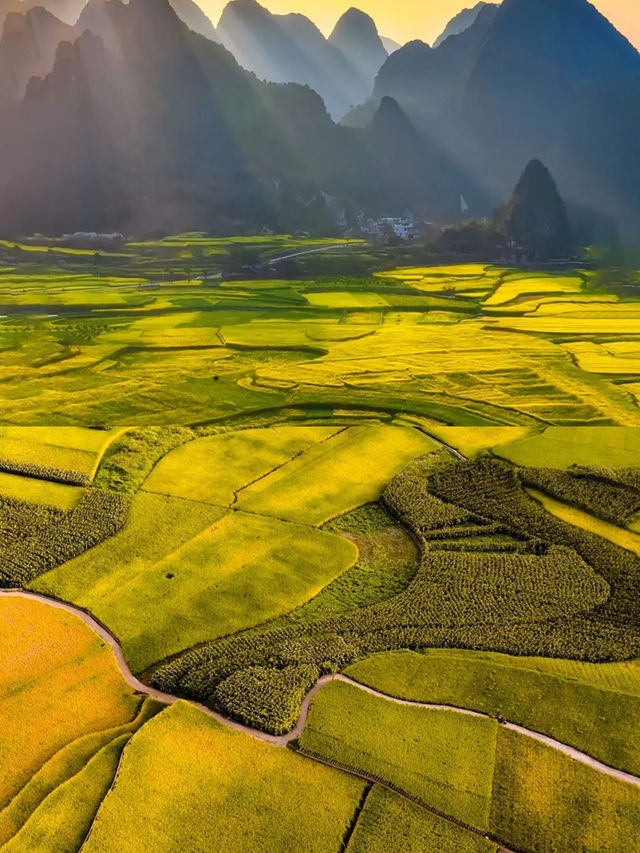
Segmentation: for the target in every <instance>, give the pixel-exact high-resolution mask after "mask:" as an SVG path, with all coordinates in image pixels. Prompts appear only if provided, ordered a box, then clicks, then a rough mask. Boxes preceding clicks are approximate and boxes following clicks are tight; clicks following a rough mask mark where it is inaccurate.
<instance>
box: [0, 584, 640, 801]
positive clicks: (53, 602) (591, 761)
mask: <svg viewBox="0 0 640 853" xmlns="http://www.w3.org/2000/svg"><path fill="white" fill-rule="evenodd" d="M2 598H23V599H26V600H28V601H39V602H40V603H42V604H46V605H48V606H50V607H56V608H58V609H60V610H64V611H66V612H67V613H71V614H72V615H74V616H76V617H78V618H80V619H81V620H82V621H83V622H84V623H85V624H86V625H87V626H88V627H89V628H91V629H92V630H93V631H94V633H96V634H97V635H98V636H99V637H100V638H101V639H102V640H104V641H105V642H106V643H107V644H108V645H109V646H110V647H111V649H112V651H113V653H114V656H115V658H116V662H117V664H118V668H119V669H120V672H121V674H122V677H123V678H124V680H125V681H126V683H127V684H128V685H129V686H130V687H132V688H133V689H134V690H135V691H136V692H137V693H141V694H144V695H147V696H150V697H151V698H153V699H157V700H158V701H159V702H162V703H164V704H165V705H174V704H175V703H176V702H187V703H188V704H189V705H192V706H193V707H195V708H198V709H199V710H200V711H202V712H203V713H204V714H206V715H207V716H209V717H212V718H213V719H215V720H217V721H218V722H219V723H222V724H223V725H224V726H227V727H228V728H231V729H234V730H236V731H239V732H243V733H244V734H248V735H250V736H251V737H254V738H256V739H257V740H262V741H265V742H267V743H271V744H274V745H276V746H285V747H286V746H288V745H289V744H290V743H291V741H293V740H297V739H298V738H299V736H300V735H301V734H302V732H303V730H304V727H305V725H306V722H307V718H308V716H309V708H310V706H311V703H312V702H313V699H314V697H315V696H316V695H317V694H318V693H319V692H320V690H322V688H323V687H324V686H325V684H328V683H329V682H331V681H341V682H344V683H346V684H349V685H351V686H352V687H355V688H357V689H359V690H362V691H363V692H365V693H369V694H370V695H372V696H376V697H378V698H379V699H383V700H385V701H387V702H393V703H395V704H398V705H405V706H410V707H414V708H423V709H425V710H428V711H447V712H452V713H456V714H464V715H466V716H472V717H480V718H484V719H491V720H494V719H495V717H492V716H491V715H490V714H484V713H481V712H480V711H473V710H470V709H469V708H460V707H457V706H455V705H438V704H433V703H429V702H417V701H413V700H410V699H400V698H398V697H396V696H390V695H389V694H387V693H382V692H381V691H379V690H375V689H374V688H373V687H369V686H367V685H366V684H362V683H360V682H359V681H355V680H354V679H352V678H349V677H348V676H346V675H343V674H342V673H332V674H329V675H323V676H321V677H320V678H319V679H318V681H317V682H316V683H315V685H314V686H313V687H312V688H311V690H310V691H309V692H308V693H307V695H306V696H305V698H304V700H303V702H302V706H301V710H300V716H299V717H298V722H297V723H296V725H295V727H294V728H293V729H292V730H291V731H289V732H287V734H284V735H272V734H268V733H267V732H262V731H260V730H258V729H253V728H251V727H250V726H247V725H244V724H243V723H240V722H238V721H237V720H232V719H229V718H228V717H224V716H223V715H222V714H219V713H217V712H216V711H213V710H212V709H211V708H208V707H207V706H206V705H204V704H202V703H201V702H197V701H195V700H192V699H183V698H181V697H180V696H174V695H172V694H170V693H164V692H162V691H161V690H157V689H156V688H154V687H150V686H148V685H146V684H144V683H143V682H141V681H140V680H139V679H138V678H136V676H135V675H133V673H132V672H131V670H130V669H129V666H128V664H127V662H126V660H125V657H124V653H123V651H122V647H121V645H120V641H119V640H118V639H117V637H116V636H115V635H114V634H112V633H111V631H110V630H109V628H107V626H106V625H105V624H104V623H102V622H101V621H100V620H99V619H97V618H96V617H95V616H93V615H92V614H91V613H90V612H89V611H88V610H86V609H84V608H83V607H80V606H78V605H75V604H69V603H68V602H65V601H62V600H60V599H58V598H55V597H54V596H50V595H45V594H43V593H38V592H31V591H28V590H24V589H21V588H10V589H0V600H1V599H2ZM502 726H503V728H506V729H509V730H511V731H515V732H518V733H519V734H521V735H524V736H526V737H528V738H532V739H533V740H537V741H539V742H540V743H543V744H545V745H546V746H549V747H551V748H552V749H555V750H556V751H558V752H562V753H563V754H565V755H567V756H568V757H569V758H572V759H573V760H574V761H579V762H580V763H581V764H585V765H587V766H589V767H591V768H593V769H594V770H596V771H598V772H599V773H603V774H605V775H607V776H611V777H613V778H615V779H618V780H619V781H621V782H625V783H628V784H630V785H634V786H635V787H637V788H640V776H634V775H633V774H632V773H627V772H625V771H624V770H618V769H616V768H615V767H611V766H609V765H608V764H604V763H603V762H601V761H598V760H597V759H595V758H593V757H592V756H590V755H588V754H587V753H585V752H581V751H580V750H579V749H576V748H574V747H572V746H568V745H567V744H565V743H562V741H558V740H555V739H554V738H552V737H549V736H548V735H544V734H541V733H540V732H536V731H533V730H532V729H527V728H525V727H524V726H520V725H518V724H516V723H510V722H507V721H505V722H504V723H502Z"/></svg>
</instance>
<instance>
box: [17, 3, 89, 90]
mask: <svg viewBox="0 0 640 853" xmlns="http://www.w3.org/2000/svg"><path fill="white" fill-rule="evenodd" d="M72 36H73V29H72V28H71V27H70V26H68V25H67V24H64V23H62V21H59V20H58V19H57V18H56V17H54V16H53V15H52V14H50V13H49V12H47V11H46V10H45V9H42V8H40V7H35V8H33V9H31V10H30V11H28V12H26V13H24V14H23V13H20V12H12V13H10V14H9V15H7V17H6V18H5V22H4V29H3V33H2V36H1V37H0V104H2V103H6V102H10V101H15V100H18V99H20V98H22V97H23V96H24V94H25V92H26V88H27V83H28V81H29V79H30V78H31V77H43V76H44V75H45V74H48V73H49V72H50V71H51V69H52V68H53V63H54V60H55V56H56V51H57V48H58V45H59V44H60V42H61V41H65V40H68V39H70V38H71V37H72Z"/></svg>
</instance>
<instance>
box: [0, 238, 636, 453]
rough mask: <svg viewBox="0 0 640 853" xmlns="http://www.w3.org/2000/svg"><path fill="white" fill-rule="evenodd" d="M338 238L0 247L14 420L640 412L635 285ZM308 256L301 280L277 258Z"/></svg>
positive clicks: (5, 372) (2, 394) (594, 420)
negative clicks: (93, 249)
mask: <svg viewBox="0 0 640 853" xmlns="http://www.w3.org/2000/svg"><path fill="white" fill-rule="evenodd" d="M335 245H336V244H335V243H333V242H332V241H330V240H329V241H322V240H313V239H311V238H304V237H301V238H297V237H287V236H278V235H264V236H260V237H246V238H228V239H223V238H212V237H207V236H206V235H202V234H184V235H176V236H175V237H170V238H166V239H162V240H151V241H149V242H133V243H129V244H127V245H126V246H124V247H122V249H121V250H119V251H118V252H113V253H109V252H104V253H98V256H95V254H94V253H90V254H89V255H87V254H86V253H83V252H82V251H81V250H64V247H62V246H60V245H59V242H57V241H55V240H44V239H43V242H42V244H41V245H37V244H36V243H34V244H31V243H29V244H24V243H23V244H15V245H12V244H7V245H0V264H1V266H0V406H1V407H2V411H3V413H4V421H5V423H6V424H10V425H14V424H15V425H21V424H28V425H30V426H31V425H37V424H42V425H47V426H48V425H51V424H56V425H60V426H83V425H87V426H89V425H90V426H94V425H96V424H99V425H102V424H116V425H122V424H127V425H136V424H141V425H146V424H148V423H150V418H151V416H152V420H153V423H155V424H158V423H165V424H183V425H184V424H200V423H213V422H216V423H220V424H233V423H242V424H243V425H252V424H253V425H262V424H263V423H285V424H286V423H289V422H290V421H291V420H293V419H296V418H299V417H301V416H302V417H307V418H312V419H313V418H323V419H326V418H331V417H338V418H345V419H346V418H350V419H351V421H352V422H353V421H356V420H357V421H359V422H362V420H363V419H367V418H371V417H374V418H376V419H378V420H382V421H394V420H395V419H399V418H400V419H406V418H409V419H411V421H412V422H414V423H418V424H420V425H425V426H429V425H430V424H436V425H454V426H457V425H459V426H498V427H499V426H521V427H539V426H543V425H547V424H552V425H558V426H573V425H577V424H583V425H593V426H601V425H602V426H607V425H609V426H611V425H620V426H638V425H640V410H639V409H638V398H637V396H636V390H635V388H634V385H635V384H637V377H638V374H639V367H638V356H637V355H634V353H637V352H638V351H640V341H639V332H638V322H637V320H638V316H640V302H639V301H638V300H637V298H636V297H635V295H634V294H633V293H632V294H631V295H628V296H625V297H624V298H622V297H619V296H618V295H617V294H615V293H611V292H609V291H608V290H607V289H606V287H603V286H600V285H599V278H598V276H597V275H595V274H594V273H593V271H591V270H576V271H571V272H569V273H562V272H557V271H553V270H551V271H548V272H545V271H525V270H511V269H509V268H504V267H503V268H500V267H496V266H490V265H489V266H487V265H482V264H460V265H451V264H449V265H444V266H431V267H429V266H407V267H402V266H397V264H398V262H401V261H402V260H404V258H405V256H406V252H405V251H404V250H402V249H401V248H396V249H394V248H393V247H386V248H383V247H379V248H374V247H370V246H366V245H363V244H360V243H358V242H357V241H352V242H350V243H345V244H344V245H343V246H342V247H341V248H338V250H336V249H335V248H334V247H335ZM316 249H319V250H320V252H319V253H315V250H316ZM310 250H313V253H312V254H309V255H306V256H305V255H303V256H300V257H299V258H297V259H296V264H297V265H298V266H297V267H296V269H295V271H294V273H295V274H294V275H293V277H290V278H287V277H282V276H280V277H275V274H274V272H273V271H272V270H270V269H269V263H270V261H271V259H273V258H278V257H285V256H286V255H287V254H288V253H289V254H293V253H295V252H297V251H310ZM242 258H244V260H245V261H248V264H247V263H242V260H241V259H242ZM256 264H257V266H255V265H256ZM394 264H395V266H394ZM252 265H254V266H255V272H250V270H251V269H252ZM238 269H241V270H244V273H242V274H240V273H238ZM283 272H284V268H283ZM276 273H277V268H276ZM271 276H274V277H271ZM634 380H636V381H635V382H634ZM16 382H19V383H20V389H21V390H20V393H19V394H16V393H15V390H14V389H15V387H16ZM41 464H44V463H43V462H41Z"/></svg>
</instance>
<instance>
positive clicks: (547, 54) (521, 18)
mask: <svg viewBox="0 0 640 853" xmlns="http://www.w3.org/2000/svg"><path fill="white" fill-rule="evenodd" d="M445 44H446V43H445ZM443 47H444V45H443ZM448 124H449V135H448V140H449V144H450V146H451V147H452V148H453V150H454V151H456V152H457V156H459V157H460V156H462V157H463V158H464V160H465V161H466V162H468V163H469V165H470V167H471V168H472V169H473V170H474V171H475V172H476V173H477V174H483V175H485V177H486V180H487V183H488V185H489V186H490V187H491V189H492V190H493V191H494V193H496V194H497V195H500V194H504V192H505V190H506V188H507V187H508V185H509V183H510V182H511V180H512V179H513V176H514V175H516V174H517V173H518V172H519V170H520V169H521V167H522V163H523V162H527V161H528V160H530V159H532V158H539V159H542V160H543V161H544V162H545V164H546V165H547V166H548V167H549V168H550V170H551V172H552V173H553V174H554V176H555V177H556V179H557V181H558V183H559V185H560V186H561V189H562V192H563V195H565V196H567V197H569V198H570V199H571V200H572V201H577V202H580V203H582V204H586V205H590V206H592V207H595V208H597V209H599V210H601V211H602V212H604V213H605V214H608V215H612V216H615V217H618V218H620V219H621V220H624V221H626V222H627V225H628V227H630V228H631V229H634V228H635V227H636V225H637V224H640V223H639V220H640V204H639V203H638V199H639V198H640V161H639V158H638V156H637V139H638V131H639V129H640V54H639V53H638V51H637V50H636V49H635V48H634V47H633V46H632V45H631V44H630V43H629V42H628V41H627V39H625V38H624V37H623V36H622V35H621V34H620V33H619V32H618V31H617V30H616V29H615V28H614V27H613V26H612V25H611V24H610V23H609V21H608V20H607V19H606V18H605V17H604V16H603V15H601V14H600V13H599V12H598V11H597V9H596V8H595V7H594V6H592V5H591V4H590V3H588V2H587V0H563V2H562V3H558V2H557V0H504V2H503V4H502V6H501V7H500V9H499V10H498V12H497V14H496V16H495V20H494V21H493V23H492V25H491V27H490V29H489V31H488V32H487V35H486V37H485V38H484V39H483V40H482V43H481V44H480V46H479V50H478V54H477V58H476V60H475V63H474V65H473V68H472V71H471V73H470V75H469V77H468V79H467V82H466V84H465V86H464V88H463V90H462V91H461V93H460V96H459V98H458V100H457V102H456V103H455V104H454V105H453V107H452V110H451V112H450V114H449V122H448ZM497 132H498V136H496V133H497Z"/></svg>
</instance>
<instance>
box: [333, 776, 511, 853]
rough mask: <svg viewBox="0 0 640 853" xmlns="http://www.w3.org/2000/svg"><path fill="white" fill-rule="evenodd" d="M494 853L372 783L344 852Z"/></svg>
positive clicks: (470, 835) (480, 841)
mask: <svg viewBox="0 0 640 853" xmlns="http://www.w3.org/2000/svg"><path fill="white" fill-rule="evenodd" d="M389 850H403V851H414V850H415V851H416V853H417V851H421V853H495V851H496V845H495V844H493V843H491V842H490V841H487V840H486V839H484V838H482V837H481V836H479V835H474V834H473V833H471V832H469V831H468V830H465V829H463V828H462V827H459V826H456V824H454V823H449V822H448V821H446V820H443V819H442V818H439V817H437V816H436V815H433V814H430V813H429V812H428V811H425V810H424V809H422V808H420V806H417V805H415V804H414V803H411V802H409V801H407V800H405V799H403V798H402V797H400V796H398V795H397V794H394V793H393V792H391V791H389V790H387V789H386V788H383V787H381V786H380V785H374V786H373V788H372V790H371V792H370V794H369V795H368V797H367V799H366V802H365V805H364V808H363V810H362V812H361V814H360V818H359V820H358V822H357V824H356V827H355V830H354V832H353V835H352V836H351V839H350V841H349V844H348V846H347V848H346V851H347V853H387V851H389Z"/></svg>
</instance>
